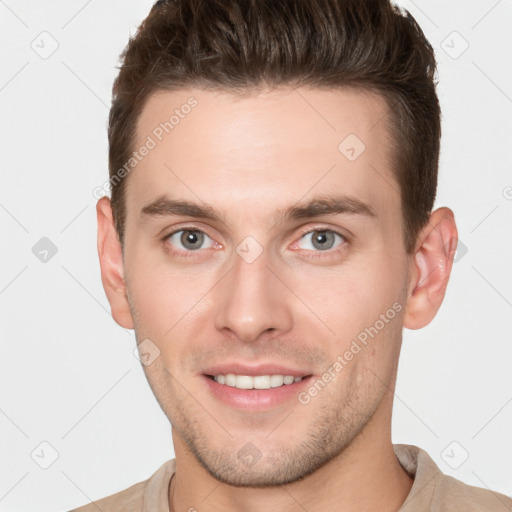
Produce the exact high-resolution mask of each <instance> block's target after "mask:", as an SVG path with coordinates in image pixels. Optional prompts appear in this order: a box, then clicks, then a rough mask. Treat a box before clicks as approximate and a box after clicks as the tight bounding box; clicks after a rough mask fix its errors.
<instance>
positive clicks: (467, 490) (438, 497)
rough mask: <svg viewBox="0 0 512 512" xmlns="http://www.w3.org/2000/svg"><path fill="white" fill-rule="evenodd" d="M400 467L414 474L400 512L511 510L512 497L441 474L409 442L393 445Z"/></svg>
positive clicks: (437, 468) (502, 511) (422, 452)
mask: <svg viewBox="0 0 512 512" xmlns="http://www.w3.org/2000/svg"><path fill="white" fill-rule="evenodd" d="M394 450H395V454H396V456H397V458H398V460H399V462H400V464H401V465H402V467H403V468H404V469H405V470H406V471H407V472H408V473H409V474H410V475H411V476H413V477H414V483H413V486H412V489H411V491H410V493H409V496H408V497H407V500H406V501H405V503H404V505H403V507H402V508H401V509H400V512H402V511H403V512H409V511H410V510H411V511H413V510H414V511H418V510H429V511H430V512H445V511H446V512H448V511H450V512H452V511H453V512H456V511H464V512H484V511H485V512H512V499H511V498H509V497H508V496H505V495H504V494H501V493H499V492H495V491H492V490H490V489H484V488H481V487H474V486H472V485H468V484H466V483H464V482H462V481H460V480H457V479H456V478H453V477H451V476H448V475H445V474H444V473H443V472H442V471H441V470H440V469H439V467H438V466H437V464H436V463H435V462H434V461H433V460H432V458H431V457H430V456H429V455H428V453H427V452H426V451H424V450H422V449H421V448H418V447H417V446H413V445H394Z"/></svg>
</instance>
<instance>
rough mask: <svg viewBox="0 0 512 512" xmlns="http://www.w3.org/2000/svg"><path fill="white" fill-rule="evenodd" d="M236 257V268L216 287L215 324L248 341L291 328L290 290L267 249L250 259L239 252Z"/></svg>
mask: <svg viewBox="0 0 512 512" xmlns="http://www.w3.org/2000/svg"><path fill="white" fill-rule="evenodd" d="M233 260H234V263H233V269H232V270H231V272H229V273H228V275H227V276H226V277H225V278H224V279H223V280H222V283H219V284H220V286H218V287H217V288H216V293H217V295H216V297H215V304H216V313H215V327H216V328H217V329H218V330H219V331H225V332H229V334H230V335H231V336H234V337H236V338H237V339H238V340H240V341H242V342H245V343H251V342H253V341H256V340H258V338H259V337H260V336H261V335H262V334H263V333H266V332H270V331H272V332H273V333H274V334H275V335H278V334H279V333H283V332H287V331H289V330H290V329H291V327H292V323H293V322H292V311H291V308H290V301H291V297H290V295H291V294H290V292H289V290H287V288H286V286H285V285H284V284H283V282H282V281H281V280H280V279H279V278H278V277H277V276H276V274H278V273H277V272H276V271H275V270H274V269H273V268H272V267H271V266H270V265H269V261H268V260H269V258H267V255H266V253H265V252H263V253H262V254H261V255H260V256H259V257H258V258H257V259H256V260H255V261H253V262H251V263H249V262H248V261H246V260H244V259H243V258H242V257H240V256H239V255H238V254H234V255H233ZM268 267H270V268H268ZM271 268H272V270H271Z"/></svg>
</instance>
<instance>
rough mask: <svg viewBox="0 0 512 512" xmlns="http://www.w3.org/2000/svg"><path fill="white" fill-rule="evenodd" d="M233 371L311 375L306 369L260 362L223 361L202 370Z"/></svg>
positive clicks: (259, 373) (253, 373) (252, 374)
mask: <svg viewBox="0 0 512 512" xmlns="http://www.w3.org/2000/svg"><path fill="white" fill-rule="evenodd" d="M228 373H234V374H235V375H251V376H253V377H256V376H258V375H293V376H294V377H304V376H306V375H311V372H308V371H307V370H297V369H294V368H290V367H287V366H284V365H280V364H274V363H260V364H254V365H248V364H245V363H235V362H233V363H223V364H219V365H215V366H210V367H209V368H206V369H205V370H204V371H203V374H204V375H227V374H228Z"/></svg>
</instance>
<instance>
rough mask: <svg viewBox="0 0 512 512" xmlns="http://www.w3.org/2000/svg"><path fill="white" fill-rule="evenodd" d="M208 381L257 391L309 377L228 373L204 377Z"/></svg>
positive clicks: (278, 386) (293, 382) (286, 384)
mask: <svg viewBox="0 0 512 512" xmlns="http://www.w3.org/2000/svg"><path fill="white" fill-rule="evenodd" d="M206 376H207V377H208V378H209V379H211V380H213V381H215V382H217V384H221V385H224V386H228V387H232V388H237V389H244V390H258V389H272V388H280V387H282V386H289V385H291V384H295V383H297V382H300V381H301V380H303V379H306V378H308V377H311V375H304V376H302V377H300V376H297V377H294V376H293V375H279V374H275V375H256V376H252V375H235V374H234V373H228V374H226V375H222V374H219V375H206Z"/></svg>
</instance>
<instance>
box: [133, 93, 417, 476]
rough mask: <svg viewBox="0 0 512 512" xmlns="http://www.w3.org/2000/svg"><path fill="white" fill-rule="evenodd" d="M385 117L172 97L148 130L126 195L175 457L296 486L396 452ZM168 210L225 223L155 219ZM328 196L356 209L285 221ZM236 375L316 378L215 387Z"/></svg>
mask: <svg viewBox="0 0 512 512" xmlns="http://www.w3.org/2000/svg"><path fill="white" fill-rule="evenodd" d="M190 97H194V98H195V100H197V106H195V107H194V108H192V109H188V108H186V109H182V110H180V108H181V107H182V106H183V105H184V104H187V100H188V99H189V98H190ZM175 109H178V110H180V112H181V113H182V116H181V117H180V118H179V122H177V123H176V124H175V125H174V127H173V128H172V130H169V133H168V134H166V133H165V131H163V132H162V129H160V130H158V129H157V127H158V126H159V125H160V123H162V122H165V121H168V120H169V117H170V116H171V115H172V114H173V111H174V110H175ZM184 111H187V112H189V111H190V112H189V113H188V114H186V115H184V114H183V112H184ZM385 116H386V110H385V103H384V100H383V99H382V98H381V97H379V96H374V95H370V94H363V93H362V92H357V91H350V90H343V91H327V90H320V89H305V88H302V89H297V90H293V89H291V88H283V89H280V90H279V91H274V92H272V93H265V94H260V95H259V96H251V97H246V98H243V99H240V98H238V99H237V98H235V97H234V96H232V95H230V94H228V93H218V92H213V91H201V90H197V89H193V90H192V89H190V90H183V91H177V92H165V93H158V94H155V95H153V96H152V97H150V99H149V101H148V103H147V104H146V106H145V108H144V110H143V112H142V114H141V116H140V118H139V122H138V126H137V143H136V148H139V147H141V146H142V145H144V144H145V143H146V142H147V141H148V139H147V137H148V136H151V138H152V139H153V140H154V141H155V142H156V143H157V144H156V147H154V148H152V149H151V150H150V151H149V154H148V155H147V156H146V157H144V158H143V159H142V160H141V161H140V162H139V163H138V165H137V167H136V169H135V170H133V171H132V172H131V174H130V175H129V178H128V182H127V190H126V202H127V218H126V245H125V255H124V256H125V258H124V268H125V279H126V285H127V296H128V300H129V304H130V311H131V314H132V317H133V320H134V328H135V332H136V336H137V340H138V342H139V343H141V342H142V341H143V340H146V339H149V340H151V341H150V342H146V343H150V344H151V347H154V345H156V347H158V350H159V351H160V354H159V357H157V358H156V359H155V360H154V361H153V362H152V363H151V364H150V365H148V366H144V370H145V372H146V375H147V378H148V381H149V383H150V385H151V387H152V389H153V392H154V393H155V396H156V398H157V400H158V401H159V403H160V405H161V407H162V409H163V410H164V412H165V413H166V415H167V416H168V418H169V420H170V421H171V423H172V425H173V428H174V431H173V433H174V441H175V448H176V452H177V453H178V450H179V451H180V452H181V453H189V454H193V456H194V457H195V459H197V461H199V463H200V464H201V465H202V466H203V467H204V468H205V469H206V470H207V471H208V472H209V473H210V474H211V475H213V476H215V477H216V478H217V479H218V480H220V481H223V482H226V483H229V484H232V485H245V486H260V485H278V484H283V483H286V482H291V481H295V480H297V479H299V478H301V477H303V476H305V475H307V474H309V473H311V472H312V471H314V470H315V469H317V468H319V467H320V466H322V465H323V464H325V463H326V462H327V461H329V460H331V459H332V458H333V457H335V456H336V455H338V454H340V453H341V452H342V451H343V449H344V448H345V447H347V446H348V445H349V444H350V443H351V442H352V441H354V442H357V440H358V439H359V438H360V437H361V436H358V434H359V433H360V432H362V431H363V432H364V433H365V434H367V436H366V438H365V442H366V443H367V444H369V445H371V444H372V443H379V442H381V441H382V439H385V438H386V437H387V436H389V428H390V426H389V424H390V414H391V403H392V401H391V399H390V398H391V397H390V395H391V391H390V390H391V389H392V388H393V387H394V378H395V373H396V366H397V360H398V355H399V350H400V343H401V331H402V321H403V311H404V310H405V302H406V300H407V287H408V265H409V259H408V257H407V255H406V253H405V249H404V243H403V239H402V216H401V208H400V197H399V194H398V190H399V187H398V184H397V183H396V180H395V179H394V177H393V174H392V171H391V166H390V165H391V164H390V140H389V137H388V135H387V131H386V123H387V118H386V117H385ZM155 129H156V131H155ZM155 133H156V134H159V135H160V136H161V139H162V140H161V141H159V140H158V137H156V136H155ZM362 144H364V147H363V145H362ZM164 195H166V197H167V199H169V200H174V201H186V202H189V203H194V204H196V205H197V206H198V207H200V208H203V209H204V208H206V209H207V210H208V211H210V212H212V211H215V212H217V215H218V218H217V219H215V218H208V217H196V216H195V215H193V214H192V213H193V212H190V211H188V212H187V211H184V210H183V209H178V208H168V213H172V212H174V213H173V214H172V215H163V214H157V213H155V212H156V211H159V212H161V211H162V208H160V209H158V208H155V207H153V208H147V209H146V214H141V211H142V210H143V208H144V207H145V206H147V205H150V204H151V203H153V202H155V201H156V200H158V199H161V198H162V196H164ZM318 198H320V199H329V198H330V199H333V198H339V199H340V201H342V202H343V201H345V204H348V210H347V209H346V211H344V212H343V211H339V212H332V211H331V212H330V213H329V212H327V213H326V212H325V211H323V212H322V211H321V210H322V208H321V205H322V204H324V205H325V204H326V203H320V206H318V205H317V208H316V210H315V209H314V208H313V209H311V208H310V209H309V210H307V211H304V210H300V211H299V210H296V211H295V215H286V212H287V210H288V209H290V208H295V209H297V208H298V207H302V206H304V205H306V204H307V203H310V202H311V201H313V200H314V199H318ZM347 200H351V201H352V202H350V201H348V202H347ZM360 203H362V204H360ZM365 205H366V207H367V208H365ZM160 206H162V204H160ZM151 212H153V213H151ZM364 333H365V334H364ZM363 340H364V341H363ZM354 342H355V344H354ZM152 344H154V345H152ZM357 347H359V350H358V348H357ZM347 352H350V353H351V354H352V357H351V356H350V354H348V353H347ZM336 361H338V362H339V365H336V364H335V363H336ZM340 366H341V367H340ZM273 367H274V368H273ZM329 369H330V370H329ZM325 372H328V373H329V375H330V376H331V378H330V379H329V378H328V377H326V376H325V374H324V373H325ZM228 373H230V374H235V375H240V376H243V375H249V376H258V375H259V376H263V375H267V376H268V375H280V374H281V375H292V376H294V377H296V376H307V377H306V378H304V379H302V380H301V381H299V382H294V383H293V384H286V383H283V384H282V386H280V385H279V384H280V382H282V379H281V380H280V378H279V377H272V378H270V379H269V378H266V377H261V378H259V379H254V380H253V379H252V378H251V379H248V378H246V377H245V378H243V377H242V378H238V380H237V378H235V377H228V378H227V380H228V382H229V383H232V381H231V380H230V379H233V382H235V385H239V386H241V387H245V386H249V387H252V386H253V385H257V386H258V387H259V386H262V387H266V386H268V385H269V382H270V383H271V384H270V385H271V386H273V385H275V386H276V387H270V389H239V388H237V387H232V386H229V385H227V384H222V383H220V382H216V381H215V380H212V378H211V377H209V376H212V375H218V374H221V375H225V374H228ZM220 380H221V381H222V377H220ZM296 380H297V379H296ZM319 381H321V382H320V383H319ZM286 382H288V379H286ZM315 383H316V387H315ZM312 389H313V390H312ZM315 389H316V392H315ZM182 457H184V456H182Z"/></svg>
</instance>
